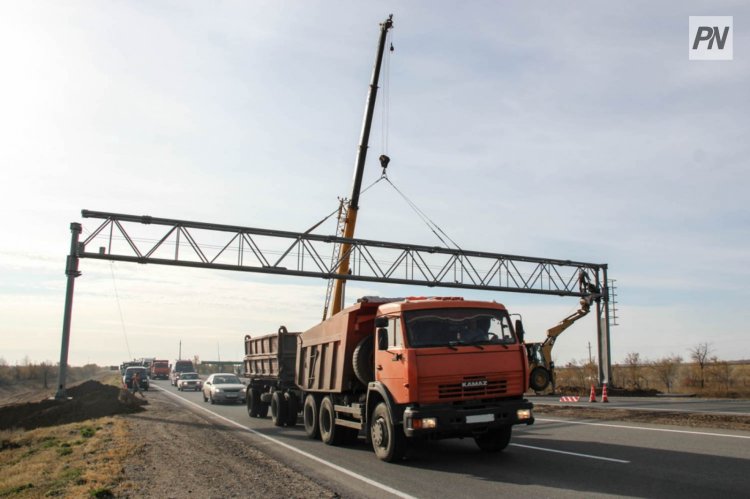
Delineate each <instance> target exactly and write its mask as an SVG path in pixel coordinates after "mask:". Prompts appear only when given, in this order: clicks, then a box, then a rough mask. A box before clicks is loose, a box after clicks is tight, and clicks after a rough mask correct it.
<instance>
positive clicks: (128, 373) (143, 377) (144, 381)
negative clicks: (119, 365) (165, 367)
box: [122, 366, 149, 390]
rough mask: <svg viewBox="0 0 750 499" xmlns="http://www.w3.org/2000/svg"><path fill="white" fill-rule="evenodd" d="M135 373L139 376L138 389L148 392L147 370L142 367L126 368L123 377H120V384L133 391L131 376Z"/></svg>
mask: <svg viewBox="0 0 750 499" xmlns="http://www.w3.org/2000/svg"><path fill="white" fill-rule="evenodd" d="M135 373H139V374H140V376H141V383H140V387H141V389H142V390H148V386H149V379H148V368H145V367H143V366H135V367H128V368H127V369H125V375H123V377H122V383H123V384H124V385H125V387H126V388H127V389H128V390H132V389H133V376H135Z"/></svg>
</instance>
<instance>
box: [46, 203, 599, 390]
mask: <svg viewBox="0 0 750 499" xmlns="http://www.w3.org/2000/svg"><path fill="white" fill-rule="evenodd" d="M81 214H82V216H83V218H91V219H100V220H103V221H102V222H101V223H100V224H99V225H98V227H97V228H96V229H95V230H93V231H92V232H91V233H90V234H89V235H88V236H87V237H86V238H85V239H84V240H83V241H81V242H79V235H80V233H81V230H82V229H81V226H80V224H76V223H74V224H71V230H72V232H73V241H72V243H71V255H70V256H69V257H68V270H67V272H66V273H67V275H68V279H69V280H68V293H69V295H70V296H68V299H66V314H65V317H66V319H65V320H64V325H63V327H64V329H65V328H66V327H67V328H69V327H70V310H68V308H69V307H70V306H72V292H73V289H72V288H73V283H72V280H73V279H74V278H75V277H77V276H78V275H80V273H79V272H78V259H79V258H91V259H99V260H112V261H121V262H133V263H141V264H149V263H150V264H159V265H172V266H183V267H198V268H208V269H220V270H232V271H242V272H256V273H262V274H273V275H289V276H301V277H317V278H322V279H344V280H347V281H369V282H381V283H390V284H406V285H413V286H426V287H441V288H454V289H475V290H485V291H504V292H515V293H532V294H540V295H557V296H576V297H582V296H585V295H587V294H588V293H586V292H585V291H582V290H581V289H580V288H579V276H580V274H581V273H582V272H583V273H586V274H587V276H588V277H589V279H590V282H591V283H592V284H593V285H594V286H595V287H596V289H597V290H600V293H601V300H603V301H604V302H605V305H606V302H607V300H608V296H609V293H608V292H606V283H607V282H608V280H607V265H606V264H596V263H585V262H577V261H571V260H554V259H549V258H534V257H527V256H517V255H507V254H500V253H488V252H482V251H466V250H462V249H451V248H444V247H438V246H423V245H414V244H401V243H393V242H384V241H372V240H365V239H349V238H343V237H338V236H330V235H320V234H310V233H302V232H288V231H280V230H269V229H259V228H253V227H240V226H235V225H222V224H213V223H204V222H192V221H186V220H174V219H167V218H157V217H150V216H139V215H125V214H118V213H107V212H99V211H89V210H83V211H82V212H81ZM332 245H341V246H343V245H347V247H348V252H347V253H344V254H341V255H339V256H338V259H334V261H330V260H329V259H328V258H324V257H323V255H330V254H331V250H330V248H331V246H332ZM343 258H349V259H350V261H351V262H352V264H351V266H350V268H349V273H347V274H346V275H341V274H338V273H337V269H338V268H339V264H340V261H341V259H343ZM69 302H70V303H69ZM596 309H597V317H598V319H599V320H597V331H598V337H599V359H600V363H599V365H600V367H599V370H600V373H599V374H600V381H601V382H608V380H609V379H610V378H611V363H610V361H609V357H610V355H609V318H608V307H606V306H604V307H602V306H601V304H600V303H599V301H597V304H596ZM602 313H603V314H604V316H602ZM67 335H69V331H68V332H67V333H66V331H63V342H64V347H65V343H66V338H67ZM64 350H65V352H64V357H65V358H64V359H63V354H61V366H62V365H63V363H64V362H67V348H64ZM60 384H61V387H60V389H61V390H63V391H64V380H61V383H60ZM60 389H59V390H60Z"/></svg>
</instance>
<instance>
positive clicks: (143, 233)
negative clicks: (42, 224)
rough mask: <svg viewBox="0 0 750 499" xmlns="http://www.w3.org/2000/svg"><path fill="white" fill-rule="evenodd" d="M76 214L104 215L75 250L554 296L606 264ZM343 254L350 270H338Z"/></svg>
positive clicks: (572, 291)
mask: <svg viewBox="0 0 750 499" xmlns="http://www.w3.org/2000/svg"><path fill="white" fill-rule="evenodd" d="M82 215H83V217H84V218H95V219H103V222H102V223H101V224H100V225H99V226H98V227H97V228H96V229H95V230H94V231H93V232H92V233H91V234H90V235H89V236H88V237H87V238H86V239H85V240H84V241H83V242H82V243H80V244H79V247H78V255H77V256H78V257H80V258H93V259H102V260H115V261H125V262H136V263H143V264H145V263H154V264H160V265H175V266H186V267H199V268H213V269H222V270H234V271H244V272H258V273H263V274H275V275H292V276H301V277H318V278H324V279H331V278H334V279H346V280H349V281H370V282H382V283H390V284H408V285H416V286H427V287H443V288H459V289H478V290H487V291H506V292H520V293H535V294H543V295H557V296H583V294H582V292H581V290H580V289H579V288H578V276H579V274H580V272H586V273H587V274H589V277H590V278H591V282H592V283H595V284H596V285H597V287H599V286H602V285H603V284H604V282H605V281H604V280H603V279H602V276H601V275H600V272H601V271H603V270H605V269H606V267H607V266H606V264H595V263H585V262H576V261H571V260H554V259H549V258H533V257H525V256H517V255H506V254H499V253H488V252H481V251H465V250H459V249H450V248H442V247H437V246H421V245H412V244H400V243H392V242H384V241H372V240H365V239H346V238H342V237H336V236H324V235H318V234H306V233H299V232H287V231H279V230H268V229H258V228H252V227H240V226H233V225H220V224H212V223H202V222H190V221H186V220H172V219H165V218H156V217H149V216H137V215H123V214H117V213H105V212H97V211H88V210H83V211H82ZM337 243H338V244H342V243H347V244H348V245H349V247H350V250H349V253H348V255H341V256H340V257H339V259H338V260H335V261H327V259H326V258H324V256H323V255H327V254H330V247H331V245H332V244H337ZM91 248H95V249H94V250H93V251H92V250H91ZM345 256H348V257H349V258H350V260H351V262H352V265H351V274H347V275H340V274H337V273H336V271H337V269H338V267H339V263H340V259H341V258H344V257H345ZM605 296H606V295H605Z"/></svg>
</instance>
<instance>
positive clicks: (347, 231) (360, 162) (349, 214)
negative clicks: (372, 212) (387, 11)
mask: <svg viewBox="0 0 750 499" xmlns="http://www.w3.org/2000/svg"><path fill="white" fill-rule="evenodd" d="M392 27H393V14H391V15H390V16H388V19H386V20H385V22H383V23H381V24H380V38H379V40H378V51H377V57H376V58H375V66H374V67H373V69H372V79H371V81H370V91H369V92H368V94H367V104H366V106H365V117H364V119H363V121H362V135H361V137H360V141H359V149H358V150H357V161H356V163H355V167H354V183H353V185H352V195H351V197H350V198H349V205H348V206H347V209H346V218H345V220H344V230H343V237H345V238H349V239H351V238H353V237H354V227H355V225H356V224H357V211H358V210H359V194H360V191H361V189H362V175H363V173H364V170H365V160H366V159H367V147H368V144H369V142H370V128H371V127H372V116H373V113H374V111H375V99H376V97H377V94H378V80H379V79H380V67H381V65H382V62H383V53H384V52H385V39H386V35H387V34H388V30H389V29H391V28H392ZM350 253H351V244H348V243H344V244H342V245H341V249H340V251H339V260H338V261H339V267H338V271H337V272H336V273H337V274H339V275H342V274H343V275H346V274H348V273H349V256H350ZM345 283H346V280H345V279H337V280H336V284H335V287H334V291H333V303H332V305H331V315H334V314H336V313H338V312H340V311H341V309H342V308H344V284H345Z"/></svg>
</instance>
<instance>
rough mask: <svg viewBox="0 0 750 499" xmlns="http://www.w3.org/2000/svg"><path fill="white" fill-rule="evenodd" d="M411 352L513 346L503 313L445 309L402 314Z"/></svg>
mask: <svg viewBox="0 0 750 499" xmlns="http://www.w3.org/2000/svg"><path fill="white" fill-rule="evenodd" d="M404 322H405V324H406V336H407V338H408V341H409V346H411V347H412V348H420V347H438V346H450V347H452V346H457V345H487V344H489V345H492V344H503V345H507V344H511V343H515V342H516V338H515V336H514V335H513V331H512V329H511V327H510V319H509V317H508V314H507V312H505V311H504V310H494V309H483V308H447V309H430V310H411V311H407V312H404Z"/></svg>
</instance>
